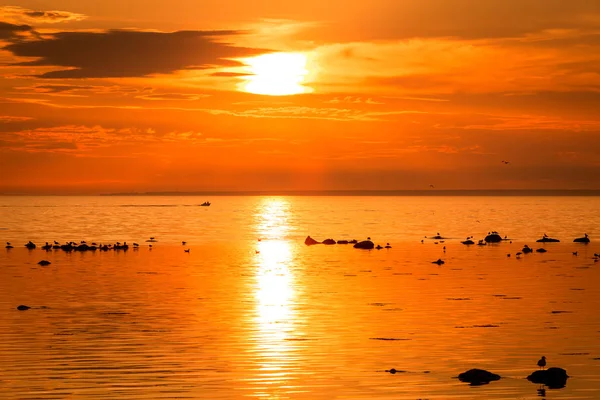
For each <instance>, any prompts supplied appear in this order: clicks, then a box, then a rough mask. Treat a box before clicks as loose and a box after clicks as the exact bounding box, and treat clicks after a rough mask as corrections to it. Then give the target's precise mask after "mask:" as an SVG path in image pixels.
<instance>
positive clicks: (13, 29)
mask: <svg viewBox="0 0 600 400" xmlns="http://www.w3.org/2000/svg"><path fill="white" fill-rule="evenodd" d="M28 32H33V28H32V27H31V26H29V25H13V24H9V23H8V22H2V21H0V39H8V40H11V39H16V38H18V37H19V35H20V34H23V33H28Z"/></svg>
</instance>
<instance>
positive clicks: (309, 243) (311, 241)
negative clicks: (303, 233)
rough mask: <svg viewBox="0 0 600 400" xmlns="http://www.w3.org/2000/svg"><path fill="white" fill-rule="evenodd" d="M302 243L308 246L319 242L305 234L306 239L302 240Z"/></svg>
mask: <svg viewBox="0 0 600 400" xmlns="http://www.w3.org/2000/svg"><path fill="white" fill-rule="evenodd" d="M304 244H305V245H307V246H310V245H312V244H319V242H317V241H316V240H315V239H313V238H311V237H310V236H307V237H306V239H305V240H304Z"/></svg>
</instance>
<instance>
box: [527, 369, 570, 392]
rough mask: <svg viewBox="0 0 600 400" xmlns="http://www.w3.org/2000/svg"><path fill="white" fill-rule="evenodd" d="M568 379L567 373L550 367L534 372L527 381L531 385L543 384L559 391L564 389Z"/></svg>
mask: <svg viewBox="0 0 600 400" xmlns="http://www.w3.org/2000/svg"><path fill="white" fill-rule="evenodd" d="M568 378H569V375H567V371H565V370H564V369H562V368H556V367H552V368H548V369H543V370H539V371H535V372H534V373H532V374H531V375H529V376H528V377H527V380H529V381H531V382H533V383H538V384H544V385H546V386H548V387H549V388H550V389H560V388H563V387H565V385H566V384H567V379H568Z"/></svg>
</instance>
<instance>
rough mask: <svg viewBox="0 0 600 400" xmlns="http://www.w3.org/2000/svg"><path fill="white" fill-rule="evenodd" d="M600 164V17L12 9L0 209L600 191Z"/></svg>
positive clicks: (440, 3) (557, 6)
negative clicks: (69, 197)
mask: <svg viewBox="0 0 600 400" xmlns="http://www.w3.org/2000/svg"><path fill="white" fill-rule="evenodd" d="M17 3H18V6H17ZM271 53H291V54H292V57H295V56H298V57H300V59H301V60H303V63H301V64H299V65H296V64H294V63H295V62H296V61H293V60H292V61H290V63H288V62H287V61H285V62H284V61H281V60H286V58H285V57H286V56H284V58H281V57H279V58H278V56H276V57H271V58H268V57H267V58H264V56H262V58H261V55H262V54H271ZM254 60H258V61H254ZM294 71H300V72H294ZM290 74H291V75H290ZM290 76H291V77H290ZM252 82H254V83H252ZM250 83H252V84H250ZM252 85H254V86H252ZM290 87H296V88H300V89H299V90H301V91H304V93H302V94H290V95H285V96H273V95H265V94H256V93H248V92H247V91H248V90H250V91H254V92H256V91H258V92H270V93H273V92H274V91H285V90H287V89H286V88H290ZM256 88H257V89H256ZM255 89H256V90H255ZM291 90H293V89H291ZM599 155H600V2H598V1H593V0H589V1H586V0H571V1H563V0H489V1H487V0H486V1H481V0H371V1H368V2H365V1H362V0H361V1H354V2H352V1H350V0H329V1H326V2H324V1H323V0H303V1H301V2H297V3H294V4H292V2H286V1H281V0H254V1H240V0H202V1H197V0H170V1H163V0H160V1H159V0H128V1H123V0H102V1H80V0H49V1H45V0H19V1H18V2H15V4H14V5H9V6H0V193H57V194H63V193H65V194H67V193H68V194H71V193H82V194H87V193H106V192H135V191H140V192H146V191H203V190H208V191H212V190H233V191H235V190H321V189H383V190H385V189H419V190H424V189H428V188H429V185H430V184H433V185H435V187H436V189H511V188H513V189H523V188H532V189H549V188H552V189H600V179H599V177H600V156H599ZM503 160H506V161H509V162H510V163H509V164H505V163H503V162H502V161H503Z"/></svg>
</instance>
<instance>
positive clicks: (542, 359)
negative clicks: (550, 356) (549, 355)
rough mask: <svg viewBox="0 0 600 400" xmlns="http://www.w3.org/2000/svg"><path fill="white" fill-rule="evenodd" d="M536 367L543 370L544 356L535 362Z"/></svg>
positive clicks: (544, 364)
mask: <svg viewBox="0 0 600 400" xmlns="http://www.w3.org/2000/svg"><path fill="white" fill-rule="evenodd" d="M537 365H538V367H540V368H541V369H544V367H545V366H546V356H542V358H540V359H539V360H538V362H537Z"/></svg>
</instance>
